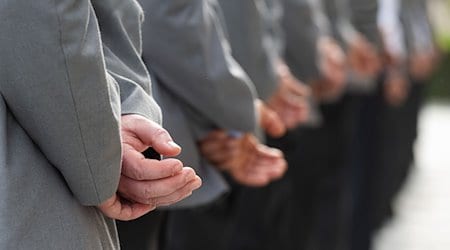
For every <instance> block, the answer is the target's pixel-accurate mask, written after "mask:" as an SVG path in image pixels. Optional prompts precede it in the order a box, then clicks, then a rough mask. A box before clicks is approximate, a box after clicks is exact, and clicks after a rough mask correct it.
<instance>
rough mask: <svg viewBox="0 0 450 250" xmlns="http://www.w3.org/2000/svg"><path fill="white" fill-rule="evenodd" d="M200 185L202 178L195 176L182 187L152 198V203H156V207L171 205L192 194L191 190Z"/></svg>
mask: <svg viewBox="0 0 450 250" xmlns="http://www.w3.org/2000/svg"><path fill="white" fill-rule="evenodd" d="M201 185H202V180H201V179H200V177H198V176H196V177H195V179H194V180H192V181H190V182H189V183H187V184H186V185H185V186H184V187H183V188H181V189H179V190H177V191H175V192H173V193H171V194H169V195H167V196H164V197H159V198H156V199H154V204H156V206H157V207H161V206H169V205H172V204H174V203H176V202H178V201H181V200H183V199H185V198H186V197H189V196H190V195H192V192H193V191H194V190H196V189H198V188H200V187H201Z"/></svg>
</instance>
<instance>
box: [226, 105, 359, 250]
mask: <svg viewBox="0 0 450 250" xmlns="http://www.w3.org/2000/svg"><path fill="white" fill-rule="evenodd" d="M354 104H355V103H354V98H353V97H349V96H348V97H345V98H344V99H343V100H342V101H340V102H339V103H335V104H330V105H323V106H322V112H323V114H324V119H325V123H324V125H323V127H320V128H314V129H306V128H299V129H297V130H294V131H291V132H289V133H288V134H287V135H286V136H284V137H283V138H281V139H277V140H274V139H271V140H269V141H268V142H269V145H271V146H274V147H277V148H280V149H281V150H282V151H283V152H284V153H285V156H286V158H287V161H288V163H289V170H288V173H287V175H286V176H285V177H284V178H283V179H282V180H280V181H278V182H275V183H273V184H272V185H269V186H268V187H266V188H263V189H253V190H251V189H247V190H245V191H244V192H243V193H242V194H241V199H240V205H239V206H240V209H238V210H237V214H238V215H237V221H236V226H235V230H234V231H235V233H234V235H235V236H234V237H233V245H232V248H230V250H253V249H254V250H257V249H258V250H259V249H267V250H269V249H283V250H289V249H292V250H302V249H314V250H320V249H324V250H325V249H326V250H332V249H342V248H340V247H341V246H342V245H343V244H342V242H340V241H341V239H343V238H344V237H343V236H341V235H342V234H344V233H345V232H344V231H343V230H342V229H343V228H344V226H343V222H344V220H343V218H344V214H345V212H344V211H343V209H344V199H343V187H344V183H343V178H342V177H343V172H344V170H345V169H346V168H345V166H346V165H348V160H349V153H350V151H351V142H352V140H351V135H352V130H353V127H352V125H353V121H352V117H353V114H354Z"/></svg>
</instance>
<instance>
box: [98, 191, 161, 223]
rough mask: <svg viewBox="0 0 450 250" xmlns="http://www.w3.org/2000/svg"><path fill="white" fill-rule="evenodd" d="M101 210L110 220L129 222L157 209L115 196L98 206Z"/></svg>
mask: <svg viewBox="0 0 450 250" xmlns="http://www.w3.org/2000/svg"><path fill="white" fill-rule="evenodd" d="M98 208H99V210H100V211H101V212H102V213H103V214H104V215H106V216H107V217H109V218H112V219H116V220H122V221H129V220H134V219H137V218H139V217H141V216H143V215H145V214H147V213H148V212H150V211H152V210H154V209H155V208H156V207H155V206H152V205H144V204H139V203H130V202H128V201H124V200H123V199H122V198H121V197H120V196H118V195H114V196H113V197H111V198H110V199H108V200H107V201H105V202H103V203H102V204H101V205H100V206H98Z"/></svg>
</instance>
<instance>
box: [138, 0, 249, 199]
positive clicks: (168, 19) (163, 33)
mask: <svg viewBox="0 0 450 250" xmlns="http://www.w3.org/2000/svg"><path fill="white" fill-rule="evenodd" d="M141 3H142V6H143V8H144V11H145V14H146V20H145V22H144V26H143V38H144V47H143V51H144V52H143V54H144V59H145V61H146V63H147V65H148V67H149V68H150V69H151V71H152V72H153V73H154V75H155V76H156V77H157V81H156V84H155V85H154V91H155V98H157V100H158V103H160V104H161V107H162V110H163V114H164V121H163V124H164V127H165V128H166V129H168V130H169V132H170V133H171V135H172V136H173V138H174V139H175V141H177V143H178V144H180V145H181V146H182V148H183V151H182V153H181V155H180V156H179V158H180V159H181V160H182V161H183V162H184V164H187V165H189V166H192V167H193V168H194V169H195V170H196V172H197V174H199V176H201V177H202V180H203V185H202V187H201V188H200V189H199V190H197V191H196V192H194V193H193V194H192V196H190V197H188V198H187V199H185V200H183V201H181V202H179V203H177V204H175V205H173V206H172V207H191V206H199V205H202V204H205V203H208V202H211V201H212V200H214V199H216V198H218V197H219V196H220V195H222V194H223V193H225V192H226V191H227V190H228V185H227V184H226V182H225V180H224V179H223V177H222V175H221V174H220V173H219V171H218V170H217V168H215V167H214V166H211V165H210V164H209V163H208V162H206V161H205V160H204V159H203V158H202V157H201V155H200V153H199V152H198V147H197V142H198V141H199V140H200V139H202V137H203V136H205V135H206V133H208V132H210V131H212V130H214V129H224V130H228V131H240V132H252V131H254V130H255V126H256V115H255V110H254V99H255V97H256V93H255V89H254V86H253V84H252V82H251V81H250V79H249V78H248V76H247V75H246V73H245V72H244V71H243V70H242V68H241V67H240V66H239V64H238V63H237V62H236V61H235V60H234V58H233V57H232V56H231V51H230V45H229V43H228V41H227V39H226V37H225V33H224V29H223V26H224V24H223V20H222V19H221V16H222V14H221V11H220V8H219V6H218V4H217V1H216V0H190V1H186V0H165V1H160V0H145V1H144V0H143V1H141Z"/></svg>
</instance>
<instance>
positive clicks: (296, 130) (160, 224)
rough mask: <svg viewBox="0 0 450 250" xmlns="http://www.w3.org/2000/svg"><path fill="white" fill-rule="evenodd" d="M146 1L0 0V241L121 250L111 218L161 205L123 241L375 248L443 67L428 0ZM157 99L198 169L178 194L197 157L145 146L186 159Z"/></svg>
mask: <svg viewBox="0 0 450 250" xmlns="http://www.w3.org/2000/svg"><path fill="white" fill-rule="evenodd" d="M139 2H140V4H141V6H142V9H143V10H144V13H145V22H144V23H142V12H141V9H140V8H139V6H138V5H137V3H136V2H135V1H132V0H130V1H115V0H109V1H105V0H103V1H96V0H77V1H75V0H64V1H60V2H58V3H56V2H52V1H50V0H48V1H45V2H40V3H28V2H27V1H22V0H14V1H6V2H4V3H2V4H0V16H2V17H5V18H4V19H3V21H2V22H1V24H0V28H1V29H2V31H4V32H2V33H4V34H10V35H9V36H1V37H0V45H1V46H0V52H1V55H2V60H1V61H0V70H1V71H0V75H1V76H2V79H3V80H4V81H3V83H2V84H1V85H0V91H1V92H0V93H1V97H2V99H1V100H2V102H1V104H2V105H1V106H0V112H1V114H4V115H2V117H6V118H5V119H2V120H0V122H1V123H0V128H1V129H2V131H4V133H3V134H5V138H6V137H7V139H6V140H3V141H2V142H1V143H2V144H0V148H1V149H5V150H2V151H1V152H6V153H5V154H0V157H1V158H0V162H2V163H3V162H4V163H5V164H3V165H4V166H6V167H7V168H2V169H1V171H2V174H1V176H2V178H3V179H2V194H6V196H2V202H0V206H1V207H0V209H1V211H2V215H1V217H0V218H1V220H0V221H1V224H0V227H1V232H2V233H1V235H0V246H1V248H3V247H4V248H24V249H32V248H41V249H42V248H46V249H61V248H65V249H77V248H78V249H79V248H83V249H99V248H104V249H110V248H117V247H118V245H117V244H118V242H117V237H116V236H117V235H116V229H115V227H114V224H113V221H112V220H110V219H108V218H107V217H109V218H113V219H119V220H127V219H132V218H134V217H137V216H139V215H141V214H144V213H146V212H147V211H149V210H153V209H154V208H155V207H157V206H162V205H171V206H170V207H169V208H167V209H161V210H158V211H153V212H151V213H149V214H147V215H145V216H143V217H141V218H139V219H138V220H135V221H132V222H118V225H117V226H118V230H119V238H120V245H121V247H122V248H124V249H201V250H203V249H205V250H207V249H208V250H209V249H327V250H328V249H358V250H360V249H366V248H365V247H367V249H368V247H369V244H370V240H369V239H370V235H371V233H372V232H373V230H374V229H375V228H376V227H377V225H378V224H379V222H380V221H381V220H382V219H384V216H385V215H386V214H387V213H388V212H389V211H388V210H389V202H390V200H391V198H392V196H393V195H394V194H395V192H396V191H397V190H398V187H399V183H401V180H402V179H403V178H404V176H405V172H406V169H407V168H408V166H409V163H410V161H411V160H412V153H411V152H412V150H411V147H412V142H413V139H414V136H415V133H414V131H415V127H414V124H415V119H416V114H417V106H418V103H419V96H420V93H419V92H420V90H416V89H418V88H421V87H419V86H420V85H409V83H410V82H413V81H412V80H409V79H413V80H414V81H416V80H423V79H425V78H426V77H427V76H428V75H429V73H430V72H431V70H432V68H433V65H434V64H435V62H436V59H435V58H436V56H435V51H434V45H433V42H432V39H431V38H432V36H431V30H430V28H429V25H428V22H427V20H426V19H427V18H426V15H425V12H424V11H425V8H424V6H423V3H424V1H422V0H397V1H380V3H378V2H377V1H376V0H322V1H320V0H248V1H247V0H246V1H242V0H191V1H181V0H165V1H162V0H140V1H139ZM400 6H401V7H400ZM27 11H33V13H34V14H33V15H21V14H20V13H26V12H27ZM378 16H379V17H380V18H379V19H380V21H381V22H379V25H377V17H378ZM418 17H420V18H418ZM386 23H387V24H386ZM31 24H36V27H34V26H32V25H31ZM392 24H395V26H393V25H392ZM378 26H380V28H381V30H382V31H383V32H382V33H381V34H383V35H382V36H381V35H380V32H378ZM33 27H34V28H33ZM50 27H52V28H51V29H50ZM392 27H395V28H396V29H395V30H394V31H393V30H392ZM402 27H403V29H402ZM140 29H142V31H141V30H140ZM400 30H401V31H400ZM399 31H400V32H399ZM141 32H142V33H141ZM400 33H402V34H404V36H398V35H399V34H400ZM141 36H142V37H141ZM394 37H395V38H394ZM141 38H142V39H143V43H142V44H141ZM141 55H142V59H143V61H144V62H145V64H146V66H147V68H146V69H147V70H146V69H145V68H144V67H143V66H144V64H143V63H142V61H141V59H140V56H141ZM21 70H24V72H22V71H21ZM48 72H52V73H51V74H48ZM148 72H150V74H148ZM149 75H150V77H152V78H153V81H152V82H153V86H152V90H153V91H151V90H150V89H149V83H150V81H149V80H150V78H149ZM30 82H34V83H36V84H31V85H30ZM56 83H58V84H56ZM60 83H66V84H60ZM408 89H409V92H408V91H407V90H408ZM408 93H410V94H409V95H408ZM152 95H153V96H154V97H155V99H156V101H157V103H158V104H159V106H160V107H161V109H162V114H163V116H164V120H163V123H162V127H164V128H165V129H167V130H168V132H169V133H170V135H171V136H172V138H173V139H174V140H175V141H176V142H177V143H178V144H179V145H180V146H181V148H182V149H183V151H182V152H181V154H180V155H178V156H177V158H179V159H180V160H181V161H182V162H183V164H184V165H189V166H192V167H193V168H194V169H195V172H196V174H197V175H198V176H200V177H201V178H202V182H203V184H202V186H201V187H200V188H199V189H198V190H197V191H195V192H194V193H193V194H192V195H191V196H190V197H188V198H186V199H184V200H182V201H180V200H181V199H183V198H185V197H186V196H187V195H189V194H190V193H191V192H192V191H193V190H195V189H197V188H198V187H199V185H200V180H199V179H198V177H197V176H196V175H195V174H194V172H193V171H192V169H190V168H182V166H181V163H180V162H179V161H176V160H171V159H164V160H162V161H160V162H158V161H155V160H151V159H148V160H145V159H143V158H142V157H143V156H142V155H140V153H139V152H140V151H145V150H146V149H147V148H148V147H151V149H149V150H147V151H145V152H143V155H144V156H146V157H148V158H155V157H156V158H158V155H159V154H161V155H163V156H174V155H176V154H177V153H179V147H178V146H177V145H176V144H174V143H172V142H171V139H170V136H169V135H168V133H167V132H166V131H165V130H163V129H162V128H161V127H159V125H158V124H156V123H154V122H153V123H152V122H151V121H156V122H158V121H159V120H160V116H159V113H158V107H157V106H156V104H155V103H154V101H153V99H152ZM118 114H122V119H121V123H119V122H118V119H119V118H118ZM130 114H134V115H130ZM144 117H145V118H144ZM400 118H401V119H400ZM119 128H120V131H121V134H118V130H119ZM264 134H267V135H268V137H267V139H264ZM120 136H121V137H120ZM393 137H395V138H396V140H395V141H389V140H385V139H384V138H393ZM265 140H267V141H266V142H265ZM165 142H169V143H165ZM121 144H122V149H123V151H122V154H120V149H121V147H120V145H121ZM264 144H266V145H269V146H266V145H264ZM277 148H278V149H277ZM155 151H156V154H155ZM119 156H122V159H120V158H121V157H119ZM393 156H397V158H398V161H397V160H395V161H394V160H393V158H392V157H393ZM21 159H22V160H21ZM23 160H25V161H23ZM24 162H32V163H33V164H32V167H33V171H31V173H32V174H25V172H27V173H28V172H30V171H28V170H26V169H24V165H27V164H24ZM3 165H2V166H3ZM287 165H289V169H287ZM8 169H12V171H10V170H8ZM394 169H395V170H394ZM392 171H394V172H392ZM388 177H389V178H388ZM17 190H21V193H20V194H16V193H15V192H16V191H17ZM380 190H381V192H380ZM105 200H106V201H105ZM178 201H180V202H178ZM374 201H376V202H374ZM176 202H178V203H176ZM174 203H175V204H174ZM89 206H96V207H97V208H94V207H89ZM349 211H350V212H349ZM105 216H106V217H105ZM22 218H25V219H22ZM55 218H58V219H55ZM353 224H354V225H353ZM29 225H34V226H35V228H32V229H30V228H29ZM361 226H363V227H361ZM357 234H360V235H359V236H358V237H354V236H355V235H357ZM363 245H364V247H363Z"/></svg>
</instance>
